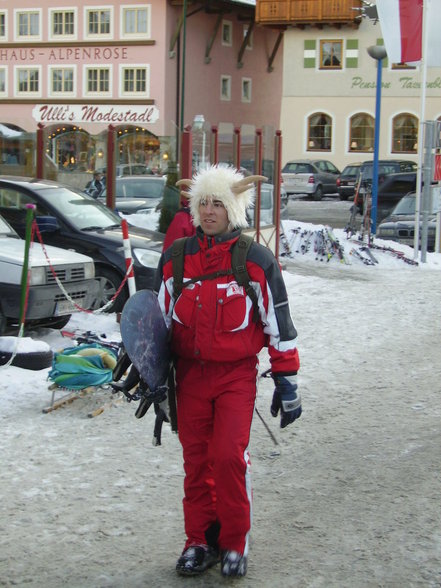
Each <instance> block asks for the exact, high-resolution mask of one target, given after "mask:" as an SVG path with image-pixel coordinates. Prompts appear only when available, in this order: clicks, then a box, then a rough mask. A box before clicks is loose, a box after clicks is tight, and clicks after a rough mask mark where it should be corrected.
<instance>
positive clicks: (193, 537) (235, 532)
mask: <svg viewBox="0 0 441 588" xmlns="http://www.w3.org/2000/svg"><path fill="white" fill-rule="evenodd" d="M257 367H258V366H257V358H255V357H253V358H247V359H245V360H240V361H237V362H228V363H217V362H204V363H201V362H198V361H189V360H184V359H179V360H178V362H177V366H176V398H177V409H178V428H179V439H180V442H181V444H182V448H183V455H184V470H185V480H184V500H183V506H184V519H185V532H186V534H187V543H186V547H188V546H189V545H192V544H205V543H207V540H206V536H205V531H206V530H207V529H208V528H209V527H210V525H212V524H213V523H214V522H215V521H218V522H219V523H220V534H219V539H218V545H219V547H220V549H229V550H235V551H238V552H239V553H247V551H248V536H249V532H250V529H251V518H252V504H251V500H252V496H251V480H250V458H249V454H248V444H249V439H250V429H251V421H252V418H253V411H254V403H255V399H256V378H257Z"/></svg>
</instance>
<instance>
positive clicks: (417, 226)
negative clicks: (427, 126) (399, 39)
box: [413, 0, 428, 260]
mask: <svg viewBox="0 0 441 588" xmlns="http://www.w3.org/2000/svg"><path fill="white" fill-rule="evenodd" d="M427 1H428V0H423V19H422V20H423V22H422V35H421V37H422V43H421V45H422V46H421V67H422V71H421V86H422V87H421V94H420V121H419V128H418V169H417V179H416V194H415V228H414V239H413V256H414V259H415V260H417V259H418V255H419V248H420V209H421V179H422V176H423V145H424V119H425V117H426V86H427V48H428V34H427V6H426V5H427Z"/></svg>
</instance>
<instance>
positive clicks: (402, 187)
mask: <svg viewBox="0 0 441 588" xmlns="http://www.w3.org/2000/svg"><path fill="white" fill-rule="evenodd" d="M416 178H417V172H416V171H415V172H400V173H392V174H389V175H386V176H384V178H383V181H382V182H381V183H380V182H379V183H378V192H377V221H378V222H379V221H381V220H383V219H384V218H386V217H387V215H388V214H390V213H391V212H392V210H393V209H394V207H395V206H396V204H397V203H398V202H399V201H400V200H401V198H402V197H403V196H404V195H405V194H407V193H408V192H412V191H414V190H415V188H416ZM360 187H361V186H360ZM371 189H372V185H371V184H370V185H369V190H371ZM364 193H365V192H364V190H360V193H359V196H358V199H357V205H358V208H359V210H360V212H362V211H363V197H364Z"/></svg>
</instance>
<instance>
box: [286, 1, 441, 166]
mask: <svg viewBox="0 0 441 588" xmlns="http://www.w3.org/2000/svg"><path fill="white" fill-rule="evenodd" d="M311 4H312V3H311ZM317 24H318V23H317V22H316V23H313V24H306V25H302V26H299V24H298V23H297V25H296V23H293V24H292V26H288V28H287V29H286V30H285V32H284V44H283V51H284V55H283V63H284V66H283V97H282V110H281V121H280V127H281V130H282V134H283V163H284V162H286V161H288V160H289V159H296V158H324V159H330V160H331V161H332V162H333V163H335V164H336V165H337V167H339V168H343V167H344V166H345V165H347V164H349V163H352V162H356V161H364V160H369V159H372V157H373V147H374V130H375V106H376V81H377V62H376V60H374V59H373V58H372V57H370V55H369V54H368V52H367V48H368V47H369V46H372V45H377V44H382V33H381V27H380V24H379V23H376V24H374V22H373V21H372V20H369V19H368V18H362V19H360V20H359V23H346V24H343V25H341V26H337V25H336V23H334V24H333V25H326V24H324V25H322V26H320V27H318V26H316V25H317ZM440 26H441V23H440ZM421 78H422V72H421V71H420V68H419V67H418V68H414V67H410V66H408V65H396V64H392V63H389V62H388V60H387V59H384V60H383V66H382V91H381V102H380V104H381V116H380V145H379V157H380V159H393V158H399V159H410V160H413V161H417V159H418V157H417V145H418V128H419V119H420V114H421V108H422V101H421ZM438 118H441V68H428V71H427V87H426V100H425V114H424V120H435V119H438Z"/></svg>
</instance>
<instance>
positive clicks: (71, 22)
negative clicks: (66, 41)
mask: <svg viewBox="0 0 441 588" xmlns="http://www.w3.org/2000/svg"><path fill="white" fill-rule="evenodd" d="M50 16H51V25H50V26H51V35H52V37H55V38H60V37H73V36H74V35H75V11H74V10H73V9H70V10H53V11H51V13H50Z"/></svg>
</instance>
